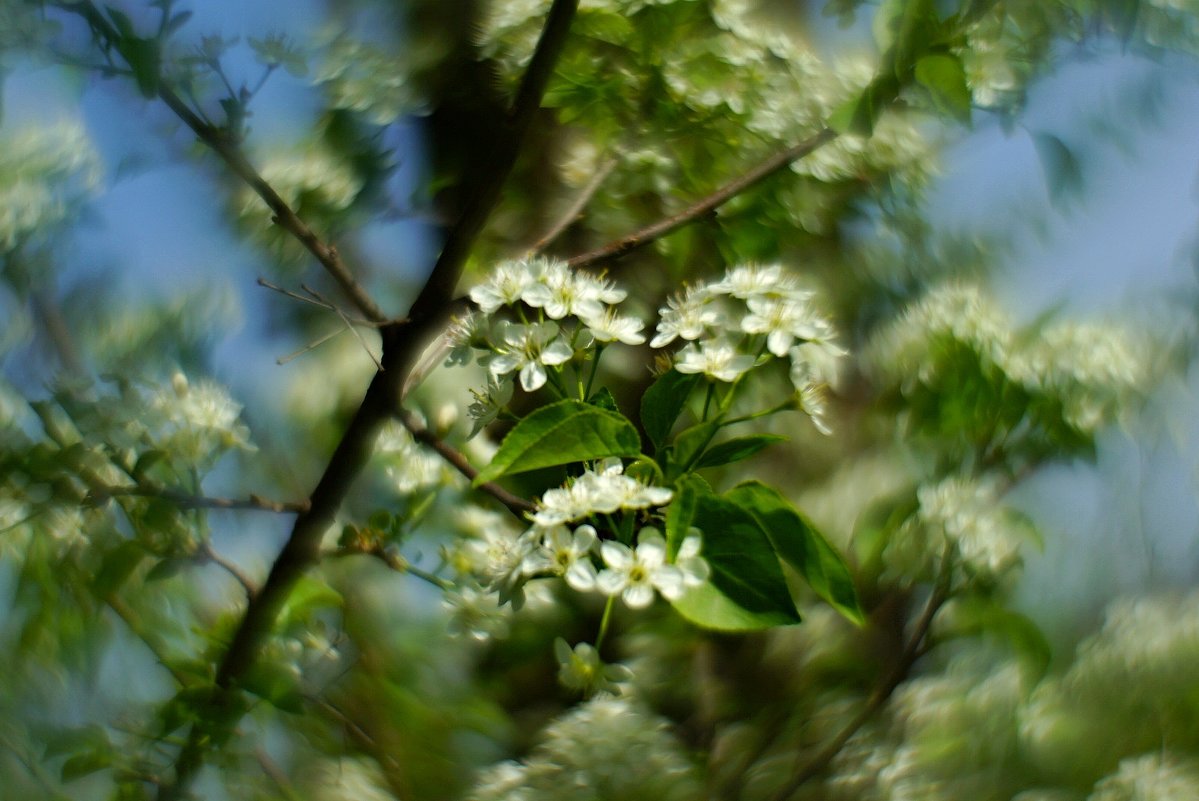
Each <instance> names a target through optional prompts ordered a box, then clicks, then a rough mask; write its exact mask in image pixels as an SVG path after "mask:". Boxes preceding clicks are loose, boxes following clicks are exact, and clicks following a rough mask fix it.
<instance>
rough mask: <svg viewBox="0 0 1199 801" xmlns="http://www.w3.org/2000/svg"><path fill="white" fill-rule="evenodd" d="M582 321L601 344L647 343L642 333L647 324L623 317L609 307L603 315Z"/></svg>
mask: <svg viewBox="0 0 1199 801" xmlns="http://www.w3.org/2000/svg"><path fill="white" fill-rule="evenodd" d="M581 319H582V321H583V325H585V326H587V329H588V330H589V331H590V332H591V335H592V336H593V337H595V339H596V340H598V341H599V342H613V341H616V340H619V341H621V342H623V343H625V344H626V345H640V344H641V343H643V342H645V335H644V334H642V333H641V329H642V328H644V327H645V323H643V322H641V321H640V320H638V319H637V318H636V317H622V316H620V315H619V314H618V313H617V312H616V309H615V308H612V307H608V309H607V310H605V311H604V312H603V313H602V314H599V315H596V316H586V317H582V318H581Z"/></svg>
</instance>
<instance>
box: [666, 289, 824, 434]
mask: <svg viewBox="0 0 1199 801" xmlns="http://www.w3.org/2000/svg"><path fill="white" fill-rule="evenodd" d="M835 335H836V332H835V330H834V329H833V325H832V323H831V322H830V321H829V320H828V318H827V317H825V316H824V315H823V314H822V313H821V312H820V311H819V310H818V309H817V308H816V306H815V304H814V302H813V293H812V292H810V291H808V290H805V289H802V288H800V286H799V284H798V282H797V281H796V279H795V278H794V277H793V276H791V275H789V274H788V273H787V272H785V271H784V270H783V268H782V267H781V266H779V265H769V266H760V265H745V266H741V267H736V268H734V269H732V270H730V271H729V272H728V273H727V274H726V275H725V276H724V277H723V278H722V279H721V280H719V281H714V282H711V283H707V284H700V285H698V286H694V287H690V288H688V289H686V290H684V291H683V292H682V293H681V294H679V295H676V296H675V297H673V298H671V299H669V300H668V301H667V303H666V305H665V306H663V307H662V308H661V309H660V310H659V322H658V326H657V329H656V333H655V336H654V338H653V339H652V340H651V341H650V346H651V347H654V348H661V347H664V346H666V345H669V344H670V343H672V342H674V341H675V340H676V339H681V340H684V341H685V342H686V344H685V345H683V347H682V348H681V349H679V351H678V352H677V353H675V355H674V367H675V369H676V370H678V371H679V372H680V373H691V374H703V375H705V376H707V377H708V378H709V379H712V380H714V381H722V382H726V383H731V382H734V381H736V380H738V379H739V378H740V377H741V376H742V375H744V374H745V373H747V372H748V371H750V370H751V369H753V368H754V367H755V366H757V365H759V364H764V363H766V362H768V361H770V360H771V358H772V357H774V358H780V359H781V358H783V357H786V358H787V359H789V362H790V373H791V382H792V384H793V385H794V387H795V391H796V393H797V394H798V397H799V401H800V406H801V408H802V409H803V410H804V411H805V412H806V413H807V414H808V415H809V416H811V418H812V421H813V422H814V423H815V424H816V426H817V428H819V429H820V431H822V432H823V433H826V434H827V433H830V429H829V427H828V424H827V422H826V421H825V415H826V409H825V404H824V399H823V395H822V392H823V388H824V387H825V386H827V385H835V384H836V382H837V378H838V363H839V361H840V359H841V357H843V356H844V355H845V351H844V350H843V349H842V348H840V347H839V346H838V345H837V344H836V343H835V342H834V341H833V338H834V337H835Z"/></svg>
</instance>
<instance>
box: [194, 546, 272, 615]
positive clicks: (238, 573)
mask: <svg viewBox="0 0 1199 801" xmlns="http://www.w3.org/2000/svg"><path fill="white" fill-rule="evenodd" d="M196 555H197V556H199V557H200V558H202V559H203V560H204V561H206V562H212V563H213V564H214V565H216V566H217V567H219V568H221V569H222V570H224V571H225V572H226V573H228V574H229V575H230V576H232V577H233V579H234V580H235V581H236V582H237V583H238V584H240V585H241V588H242V589H243V590H245V592H246V599H247V600H252V599H253V598H254V596H255V595H257V594H258V585H256V584H255V583H254V580H253V579H251V578H250V577H249V576H248V575H246V573H245V572H244V571H243V570H242V569H241V568H240V567H238V566H237V565H236V564H234V563H233V562H231V561H229V560H228V559H226V558H225V557H224V556H221V555H220V554H219V553H217V552H216V550H214V549H213V547H212V543H211V542H208V541H207V540H205V541H204V542H202V543H201V544H200V547H199V548H198V549H197V550H196Z"/></svg>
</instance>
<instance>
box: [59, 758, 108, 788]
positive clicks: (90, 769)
mask: <svg viewBox="0 0 1199 801" xmlns="http://www.w3.org/2000/svg"><path fill="white" fill-rule="evenodd" d="M110 767H112V755H111V754H105V753H100V752H97V751H89V752H86V753H83V754H76V755H75V756H73V757H71V758H70V759H68V760H67V761H66V762H64V763H62V780H63V781H64V782H69V781H73V780H75V779H80V778H83V777H84V776H87V775H89V774H92V773H95V772H96V771H100V770H105V769H107V768H110Z"/></svg>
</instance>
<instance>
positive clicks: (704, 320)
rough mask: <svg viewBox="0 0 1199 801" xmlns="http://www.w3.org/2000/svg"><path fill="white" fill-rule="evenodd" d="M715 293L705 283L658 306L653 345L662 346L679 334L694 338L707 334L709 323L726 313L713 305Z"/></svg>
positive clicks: (715, 322)
mask: <svg viewBox="0 0 1199 801" xmlns="http://www.w3.org/2000/svg"><path fill="white" fill-rule="evenodd" d="M712 299H713V295H712V294H711V293H710V292H709V291H708V290H707V289H706V288H704V287H693V288H692V289H689V290H687V291H686V292H685V293H684V294H683V295H682V296H677V295H676V296H675V297H672V298H670V299H669V300H667V301H666V305H665V306H663V307H662V308H661V309H658V316H659V318H660V319H659V321H658V328H657V335H656V336H655V337H654V338H653V340H652V341H651V342H650V343H649V346H650V347H651V348H661V347H665V346H666V345H669V344H670V343H671V342H674V341H675V339H677V338H678V337H682V338H683V339H686V340H691V341H694V340H696V339H699V338H700V337H701V336H703V334H704V329H706V328H707V327H708V326H718V325H720V323H721V321H722V320H723V315H722V314H721V312H720V309H718V308H717V307H716V306H714V305H712V303H711V301H712Z"/></svg>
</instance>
